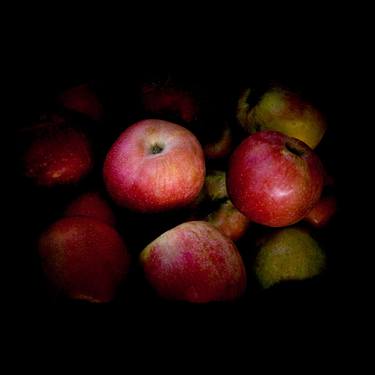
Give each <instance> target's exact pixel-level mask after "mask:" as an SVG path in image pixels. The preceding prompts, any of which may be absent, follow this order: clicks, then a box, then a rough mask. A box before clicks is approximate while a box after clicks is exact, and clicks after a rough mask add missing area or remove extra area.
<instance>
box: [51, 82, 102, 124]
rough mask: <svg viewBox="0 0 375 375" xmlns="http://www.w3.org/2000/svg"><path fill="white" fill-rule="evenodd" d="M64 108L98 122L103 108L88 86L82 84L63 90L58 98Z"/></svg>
mask: <svg viewBox="0 0 375 375" xmlns="http://www.w3.org/2000/svg"><path fill="white" fill-rule="evenodd" d="M58 102H59V103H60V104H61V105H62V106H63V107H65V108H67V109H69V110H71V111H74V112H79V113H81V114H84V115H86V116H88V117H90V118H91V119H92V120H96V121H99V120H101V119H102V117H103V107H102V104H101V102H100V100H99V98H98V96H97V95H96V94H95V93H94V91H93V90H92V89H91V88H90V87H89V85H88V84H82V85H79V86H75V87H72V88H70V89H67V90H65V91H64V92H63V93H62V94H61V95H60V96H59V98H58Z"/></svg>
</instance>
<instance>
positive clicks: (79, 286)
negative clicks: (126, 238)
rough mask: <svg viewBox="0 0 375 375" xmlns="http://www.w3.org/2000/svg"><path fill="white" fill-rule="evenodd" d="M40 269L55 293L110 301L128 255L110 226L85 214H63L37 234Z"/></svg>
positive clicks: (120, 279)
mask: <svg viewBox="0 0 375 375" xmlns="http://www.w3.org/2000/svg"><path fill="white" fill-rule="evenodd" d="M38 250H39V254H40V257H41V261H42V266H43V270H44V272H45V275H46V278H47V280H48V281H49V282H50V285H51V286H52V288H53V290H54V291H55V292H56V293H57V294H58V295H63V296H65V297H68V298H71V299H79V300H86V301H89V302H109V301H111V300H112V299H113V298H114V297H115V294H116V289H117V287H118V286H119V285H120V283H121V282H122V281H123V279H124V277H125V275H126V273H127V271H128V268H129V261H130V257H129V254H128V252H127V249H126V246H125V244H124V242H123V240H122V238H121V237H120V235H119V234H118V233H117V232H116V231H115V229H113V228H112V227H111V226H109V225H107V224H105V223H103V222H100V221H98V220H95V219H91V218H87V217H69V218H63V219H61V220H59V221H57V222H56V223H54V224H52V225H51V226H50V227H49V228H48V229H47V230H46V231H45V232H44V233H43V234H42V235H41V237H40V240H39V244H38Z"/></svg>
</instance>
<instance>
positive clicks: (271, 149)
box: [227, 131, 323, 227]
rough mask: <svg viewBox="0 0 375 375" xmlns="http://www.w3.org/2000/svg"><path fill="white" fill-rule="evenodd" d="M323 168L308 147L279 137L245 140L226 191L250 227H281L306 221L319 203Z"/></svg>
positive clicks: (233, 162)
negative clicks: (307, 216) (253, 223)
mask: <svg viewBox="0 0 375 375" xmlns="http://www.w3.org/2000/svg"><path fill="white" fill-rule="evenodd" d="M322 188H323V167H322V164H321V162H320V159H319V158H318V157H317V156H316V155H315V153H314V152H313V151H312V150H311V149H310V148H309V147H308V146H307V145H306V144H305V143H303V142H301V141H299V140H298V139H296V138H291V137H288V136H286V135H284V134H281V133H279V132H274V131H262V132H258V133H255V134H253V135H251V136H249V137H248V138H246V139H245V140H244V141H243V142H242V143H241V144H240V145H239V146H238V147H237V149H236V150H235V151H234V153H233V154H232V156H231V160H230V165H229V170H228V177H227V189H228V194H229V197H230V199H231V200H232V202H233V204H234V206H235V207H236V208H237V209H238V210H239V211H241V212H242V213H243V214H244V215H245V216H247V217H248V219H250V220H251V221H254V222H256V223H259V224H263V225H267V226H271V227H282V226H287V225H291V224H294V223H296V222H297V221H299V220H301V219H303V218H304V217H305V216H306V215H307V213H308V212H309V211H310V210H311V208H312V207H313V206H314V205H315V204H316V202H317V201H318V200H319V198H320V194H321V192H322Z"/></svg>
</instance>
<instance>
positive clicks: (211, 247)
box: [140, 221, 246, 303]
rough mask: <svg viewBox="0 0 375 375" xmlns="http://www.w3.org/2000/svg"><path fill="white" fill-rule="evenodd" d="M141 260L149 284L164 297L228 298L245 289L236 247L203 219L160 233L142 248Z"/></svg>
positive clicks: (239, 257)
mask: <svg viewBox="0 0 375 375" xmlns="http://www.w3.org/2000/svg"><path fill="white" fill-rule="evenodd" d="M140 261H141V264H142V266H143V269H144V273H145V276H146V278H147V279H148V281H149V283H150V284H151V286H152V287H153V288H154V289H155V290H156V292H157V293H158V294H159V296H161V297H162V298H165V299H171V300H183V301H188V302H192V303H206V302H211V301H227V300H234V299H236V298H239V297H240V296H241V295H242V294H243V293H244V291H245V288H246V271H245V267H244V264H243V261H242V258H241V256H240V254H239V252H238V250H237V248H236V246H235V245H234V243H233V242H232V241H231V240H230V239H229V238H227V237H225V236H223V235H222V234H221V233H220V232H219V231H218V230H217V229H216V228H214V227H213V226H212V225H211V224H209V223H206V222H204V221H191V222H186V223H183V224H180V225H178V226H177V227H175V228H173V229H171V230H169V231H167V232H165V233H163V234H162V235H161V236H160V237H158V238H157V239H156V240H154V241H153V242H151V243H150V244H149V245H148V246H147V247H146V248H145V249H144V250H143V251H142V253H141V254H140Z"/></svg>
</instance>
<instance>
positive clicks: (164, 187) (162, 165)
mask: <svg viewBox="0 0 375 375" xmlns="http://www.w3.org/2000/svg"><path fill="white" fill-rule="evenodd" d="M103 174H104V181H105V184H106V187H107V190H108V192H109V194H110V195H111V197H112V198H113V200H114V201H115V202H116V203H117V204H119V205H121V206H124V207H127V208H129V209H131V210H134V211H138V212H160V211H165V210H169V209H174V208H177V207H183V206H187V205H188V204H190V203H192V202H193V201H194V200H195V199H196V198H197V197H198V195H199V192H200V191H201V188H202V186H203V183H204V177H205V161H204V155H203V150H202V147H201V145H200V143H199V141H198V140H197V138H196V137H195V136H194V135H193V134H192V133H191V132H190V131H189V130H187V129H186V128H184V127H182V126H180V125H177V124H174V123H170V122H167V121H163V120H155V119H149V120H143V121H140V122H138V123H136V124H133V125H132V126H130V127H129V128H127V129H126V130H125V131H124V132H123V133H122V134H121V135H120V137H119V138H118V139H117V141H116V142H115V143H114V144H113V146H112V147H111V149H110V150H109V152H108V154H107V157H106V160H105V163H104V170H103Z"/></svg>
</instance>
